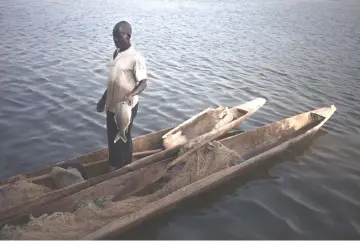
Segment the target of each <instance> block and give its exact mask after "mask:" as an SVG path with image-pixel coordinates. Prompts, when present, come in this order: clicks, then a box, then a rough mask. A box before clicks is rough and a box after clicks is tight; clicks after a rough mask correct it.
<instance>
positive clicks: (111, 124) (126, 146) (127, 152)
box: [106, 104, 139, 168]
mask: <svg viewBox="0 0 360 241" xmlns="http://www.w3.org/2000/svg"><path fill="white" fill-rule="evenodd" d="M138 105H139V104H136V105H135V106H134V108H132V112H131V122H130V124H129V128H128V131H127V132H126V138H127V142H126V143H124V142H123V141H121V140H119V141H118V142H116V143H114V139H115V137H116V134H117V127H116V123H115V120H114V115H115V114H114V113H112V112H109V111H107V112H106V128H107V138H108V148H109V160H108V162H109V165H110V166H113V167H115V168H121V167H122V166H125V165H127V164H129V163H131V162H132V154H133V148H132V138H131V129H132V126H133V122H134V119H135V116H136V114H137V110H138Z"/></svg>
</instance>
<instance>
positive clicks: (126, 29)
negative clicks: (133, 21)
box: [113, 21, 132, 49]
mask: <svg viewBox="0 0 360 241" xmlns="http://www.w3.org/2000/svg"><path fill="white" fill-rule="evenodd" d="M131 32H132V30H131V25H130V24H129V23H128V22H126V21H121V22H118V23H117V24H115V26H114V29H113V39H114V43H115V46H116V47H117V48H120V49H127V48H128V47H130V46H131V43H130V38H131Z"/></svg>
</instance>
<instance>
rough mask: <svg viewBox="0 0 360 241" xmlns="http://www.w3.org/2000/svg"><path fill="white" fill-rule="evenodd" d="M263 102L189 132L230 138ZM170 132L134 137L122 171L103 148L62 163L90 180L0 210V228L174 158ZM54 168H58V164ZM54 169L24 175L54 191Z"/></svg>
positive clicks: (239, 108)
mask: <svg viewBox="0 0 360 241" xmlns="http://www.w3.org/2000/svg"><path fill="white" fill-rule="evenodd" d="M265 102H266V101H265V99H262V98H257V99H254V100H252V101H249V102H246V103H244V104H242V105H239V106H236V107H233V108H231V109H230V110H232V113H234V114H235V115H234V118H233V119H232V120H231V121H230V122H229V123H225V124H224V125H220V126H219V127H217V128H216V129H214V128H213V126H209V129H208V132H205V134H203V133H199V135H196V133H192V137H195V139H197V138H200V139H199V140H201V137H202V136H206V137H207V138H210V139H220V138H224V137H226V136H227V135H231V134H230V133H229V131H230V130H231V129H233V128H235V127H237V126H239V125H240V124H241V123H242V122H243V121H244V120H246V119H247V118H249V117H250V116H251V115H253V114H254V113H255V112H256V111H257V110H258V109H259V108H261V107H262V106H263V105H264V104H265ZM204 113H206V112H202V113H201V114H200V115H197V117H202V116H203V114H204ZM192 119H193V118H192ZM196 120H197V119H195V122H194V123H195V124H196V125H201V124H202V123H201V122H196ZM192 123H193V122H191V123H188V125H190V126H191V125H192ZM193 129H194V130H195V131H196V126H194V125H193ZM169 130H171V129H164V130H160V131H158V132H155V133H151V134H147V135H144V136H140V137H137V138H135V139H134V144H133V145H134V152H135V153H134V156H135V157H137V160H134V161H133V162H132V163H131V164H129V165H127V166H124V167H123V168H120V169H119V170H116V171H112V172H108V167H107V154H108V153H107V149H106V148H105V149H101V150H97V151H94V152H91V153H89V154H86V155H84V156H80V157H77V158H75V159H72V160H69V161H67V162H62V163H60V164H64V163H69V162H71V163H80V164H83V166H84V168H85V172H86V174H87V176H88V177H89V179H88V180H85V181H83V182H80V183H77V184H74V185H72V186H69V187H66V188H63V189H58V190H54V191H51V192H50V193H47V194H45V195H42V196H39V197H35V198H32V199H30V200H28V201H25V202H21V203H16V204H14V205H13V206H11V207H0V209H2V208H3V210H2V211H1V212H0V217H1V218H0V225H4V224H7V223H9V222H11V223H13V221H15V220H20V219H21V218H24V217H26V216H27V215H28V214H30V213H32V212H33V211H35V210H37V209H39V208H40V209H41V208H42V207H43V206H44V205H45V204H50V203H52V202H54V201H56V200H58V199H61V198H64V197H66V196H69V195H71V194H74V193H76V192H79V191H81V190H83V189H86V188H88V187H91V186H93V185H96V184H98V183H101V182H104V181H106V180H108V179H110V178H114V177H116V176H120V175H123V174H125V173H128V172H131V171H134V170H137V169H139V168H142V167H145V166H147V165H149V164H152V163H155V162H158V161H161V160H165V159H167V158H170V157H174V156H176V155H177V152H178V150H179V148H180V147H181V146H174V147H171V148H169V149H165V148H164V147H163V146H162V141H163V139H162V136H163V135H164V134H166V133H167V132H168V131H169ZM209 134H210V136H209ZM140 152H141V156H143V158H138V157H139V156H140V154H139V153H140ZM55 165H59V163H58V164H55ZM53 166H54V165H52V166H48V167H45V168H43V169H41V170H39V171H36V172H33V173H28V174H26V175H25V176H26V177H27V180H28V181H31V182H33V183H35V184H39V185H43V186H46V187H49V188H51V189H54V188H55V185H54V181H53V179H52V178H51V175H50V172H51V170H52V167H53Z"/></svg>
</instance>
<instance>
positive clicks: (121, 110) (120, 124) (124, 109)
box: [114, 101, 131, 143]
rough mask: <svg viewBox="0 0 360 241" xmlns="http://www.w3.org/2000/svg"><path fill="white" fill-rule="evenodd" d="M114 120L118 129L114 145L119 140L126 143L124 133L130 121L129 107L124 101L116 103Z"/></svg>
mask: <svg viewBox="0 0 360 241" xmlns="http://www.w3.org/2000/svg"><path fill="white" fill-rule="evenodd" d="M114 119H115V123H116V126H117V129H118V133H117V135H116V137H115V139H114V143H116V142H117V141H118V140H119V139H121V140H122V141H123V142H126V141H127V138H126V135H125V133H126V131H127V129H128V127H129V125H130V121H131V106H130V105H129V104H128V103H127V102H125V101H120V102H119V103H117V104H116V109H115V115H114Z"/></svg>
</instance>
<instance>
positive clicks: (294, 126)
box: [220, 112, 325, 161]
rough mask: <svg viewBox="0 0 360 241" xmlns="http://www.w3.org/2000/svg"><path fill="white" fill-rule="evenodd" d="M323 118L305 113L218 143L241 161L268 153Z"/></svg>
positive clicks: (317, 123)
mask: <svg viewBox="0 0 360 241" xmlns="http://www.w3.org/2000/svg"><path fill="white" fill-rule="evenodd" d="M324 119H325V117H323V116H320V115H318V114H315V113H312V112H307V113H303V114H300V115H296V116H294V117H290V118H287V119H284V120H281V121H278V122H275V123H272V124H268V125H265V126H263V127H260V128H256V129H254V130H251V131H247V132H245V133H243V134H238V135H236V136H232V137H228V138H225V139H223V140H221V141H220V142H221V143H222V144H223V145H225V146H226V147H228V148H229V149H232V150H234V151H236V152H237V153H238V154H239V155H241V157H242V159H243V161H244V160H248V159H250V158H252V157H254V156H257V155H259V154H260V153H262V152H265V151H268V150H270V149H271V148H273V147H274V146H277V145H279V144H280V143H282V142H285V141H287V140H289V139H291V138H294V137H296V136H298V135H300V134H303V133H305V132H306V131H308V130H310V129H312V128H314V127H315V126H317V125H319V124H320V123H321V122H322V121H323V120H324Z"/></svg>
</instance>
